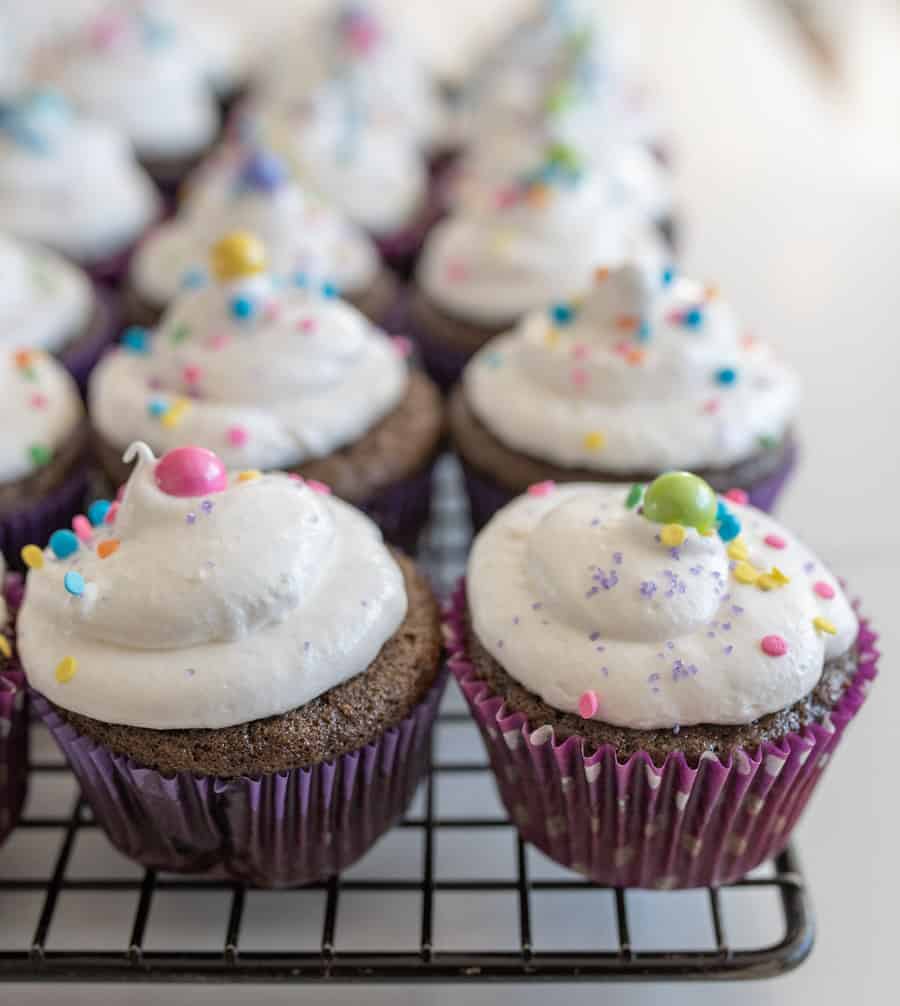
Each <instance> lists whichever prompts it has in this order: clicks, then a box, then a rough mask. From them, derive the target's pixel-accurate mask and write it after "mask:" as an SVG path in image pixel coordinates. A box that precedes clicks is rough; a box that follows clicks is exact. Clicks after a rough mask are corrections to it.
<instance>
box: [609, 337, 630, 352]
mask: <svg viewBox="0 0 900 1006" xmlns="http://www.w3.org/2000/svg"><path fill="white" fill-rule="evenodd" d="M631 348H632V347H631V343H630V342H629V341H628V340H627V339H620V340H619V341H618V342H617V343H616V344H615V346H613V352H614V353H615V354H616V355H617V356H628V354H629V353H630V352H631Z"/></svg>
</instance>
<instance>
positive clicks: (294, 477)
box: [287, 472, 303, 483]
mask: <svg viewBox="0 0 900 1006" xmlns="http://www.w3.org/2000/svg"><path fill="white" fill-rule="evenodd" d="M287 477H288V478H289V479H290V480H291V482H300V483H302V482H303V476H302V475H298V474H297V473H296V472H288V473H287Z"/></svg>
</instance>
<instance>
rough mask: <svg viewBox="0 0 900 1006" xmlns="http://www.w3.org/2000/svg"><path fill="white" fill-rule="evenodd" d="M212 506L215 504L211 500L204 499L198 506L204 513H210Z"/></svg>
mask: <svg viewBox="0 0 900 1006" xmlns="http://www.w3.org/2000/svg"><path fill="white" fill-rule="evenodd" d="M214 506H215V503H213V501H212V500H204V501H203V502H202V503H201V504H200V508H201V510H203V512H204V513H211V512H212V508H213V507H214Z"/></svg>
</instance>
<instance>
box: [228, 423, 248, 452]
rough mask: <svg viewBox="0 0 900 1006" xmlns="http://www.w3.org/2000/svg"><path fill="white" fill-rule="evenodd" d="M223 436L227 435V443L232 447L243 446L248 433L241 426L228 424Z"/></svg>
mask: <svg viewBox="0 0 900 1006" xmlns="http://www.w3.org/2000/svg"><path fill="white" fill-rule="evenodd" d="M225 436H226V437H228V443H229V444H231V446H232V447H243V446H244V444H246V443H247V439H248V437H249V434H248V433H247V430H246V428H245V427H243V426H229V427H228V431H227V432H226V434H225Z"/></svg>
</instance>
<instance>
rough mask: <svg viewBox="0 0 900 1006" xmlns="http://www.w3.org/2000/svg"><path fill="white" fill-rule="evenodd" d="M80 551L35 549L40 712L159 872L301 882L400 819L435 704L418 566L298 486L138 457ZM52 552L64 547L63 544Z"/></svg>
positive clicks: (29, 591)
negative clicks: (124, 483) (99, 523)
mask: <svg viewBox="0 0 900 1006" xmlns="http://www.w3.org/2000/svg"><path fill="white" fill-rule="evenodd" d="M127 457H128V459H129V460H133V461H136V466H135V469H134V471H133V473H132V475H131V477H130V478H129V480H128V483H127V485H126V486H125V489H124V493H123V494H122V495H121V498H120V500H119V502H118V504H115V503H114V504H112V505H109V504H104V503H99V504H94V506H93V507H92V508H91V510H89V513H91V512H92V511H94V510H96V512H97V513H98V515H99V513H100V512H101V511H104V512H105V516H104V518H103V523H102V524H101V525H100V526H98V527H96V528H95V529H94V530H93V534H92V535H91V537H89V538H87V537H85V538H83V539H82V540H81V541H80V542H79V541H78V540H77V539H76V540H75V542H74V546H75V547H73V545H72V542H71V541H70V540H68V539H67V540H66V543H65V547H63V548H59V547H58V546H59V545H60V544H61V543H60V542H59V540H57V541H56V542H54V539H51V543H50V548H49V549H48V550H46V551H45V552H43V553H41V552H39V551H38V552H37V557H38V561H37V562H35V563H34V564H33V566H32V569H31V570H30V572H29V575H28V581H27V585H26V592H25V600H24V602H23V605H22V608H21V610H20V613H19V617H18V622H17V632H18V645H19V652H20V655H21V660H22V664H23V667H24V668H25V670H26V673H27V675H28V679H29V683H30V684H31V686H32V687H33V688H34V689H35V696H34V702H35V706H36V708H37V710H38V712H39V714H40V715H41V716H42V717H43V719H44V720H45V722H46V723H47V724H48V726H49V727H50V730H51V731H52V733H53V735H54V737H55V738H56V740H57V741H58V742H59V744H60V746H61V748H62V749H63V751H64V752H65V754H66V756H67V758H68V760H69V762H70V764H71V766H72V769H73V771H74V772H75V774H76V776H77V778H78V781H79V783H80V785H81V790H82V793H83V794H84V796H85V798H86V799H87V800H88V802H89V803H90V805H91V807H92V809H93V812H94V816H95V818H96V820H97V822H98V824H99V825H100V826H101V827H102V828H103V829H104V830H105V832H106V834H107V835H108V837H109V839H110V841H111V842H112V843H113V845H115V846H116V847H117V848H118V849H119V850H120V851H121V852H123V853H124V854H125V855H127V856H129V857H131V858H133V859H135V860H137V861H138V862H140V863H141V864H142V865H144V866H146V867H148V868H150V869H158V870H177V871H192V872H199V871H203V872H215V873H217V874H219V875H221V874H225V875H227V876H229V877H231V878H233V879H235V880H237V881H241V882H246V883H253V884H257V885H262V886H287V885H294V884H303V883H308V882H311V881H316V880H319V879H321V878H323V877H326V876H330V875H332V874H334V873H336V872H337V871H339V870H341V869H343V868H345V867H347V866H349V865H350V864H351V863H352V862H353V861H354V860H356V859H358V858H359V856H361V855H362V854H363V853H364V852H365V851H366V850H367V849H368V848H369V847H370V846H371V845H372V843H373V842H374V841H375V840H376V839H377V838H378V837H379V836H380V835H381V834H382V833H383V832H384V831H385V830H386V829H387V828H388V827H389V826H390V825H391V824H392V823H393V822H394V821H395V820H396V819H397V818H398V817H400V816H401V815H402V813H403V812H404V810H405V808H406V806H407V804H408V802H409V800H410V798H411V797H412V794H413V792H414V791H415V788H416V786H417V784H418V781H419V779H420V776H421V773H422V771H423V769H424V766H425V764H426V761H427V748H426V743H427V738H428V734H429V731H430V728H431V725H432V722H433V720H434V717H435V713H436V709H437V704H438V701H439V699H440V693H441V690H442V685H443V677H444V676H443V674H442V673H441V661H440V654H441V635H440V624H439V619H438V613H437V605H436V602H435V600H434V597H433V596H432V594H431V591H430V588H429V587H428V584H427V581H426V580H425V578H424V577H423V576H422V575H421V574H420V573H419V572H417V570H416V568H415V566H414V565H413V564H412V562H411V561H409V560H407V559H405V558H403V557H401V556H399V555H394V554H392V552H391V551H390V550H389V549H388V548H387V547H386V546H385V545H384V543H383V541H382V539H381V536H380V534H379V533H378V530H377V528H376V527H375V526H374V525H373V524H372V523H371V521H370V520H368V518H366V517H365V516H364V515H363V514H361V513H359V512H358V511H357V510H355V509H354V508H353V507H351V506H349V505H348V504H346V503H343V502H341V501H339V500H337V499H336V498H335V497H333V496H331V497H330V496H327V495H325V494H324V493H322V492H320V491H318V489H317V487H316V486H315V485H311V484H308V483H304V482H303V480H302V479H297V478H292V477H290V476H287V475H284V474H281V473H276V474H269V475H259V474H258V473H248V472H243V473H241V474H238V475H235V476H232V477H229V476H228V474H227V473H226V470H225V466H224V464H223V463H222V461H221V460H220V459H219V458H217V457H216V456H215V455H214V454H212V453H211V452H209V451H206V450H203V449H202V448H181V449H178V450H175V451H172V452H171V453H169V454H167V455H165V456H164V457H163V458H162V459H161V460H159V461H158V462H157V461H156V459H155V458H154V456H153V455H152V453H151V452H150V450H149V448H148V447H147V446H146V445H144V444H135V445H133V446H132V447H131V448H130V449H129V450H128V452H127ZM55 546H56V547H55Z"/></svg>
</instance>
